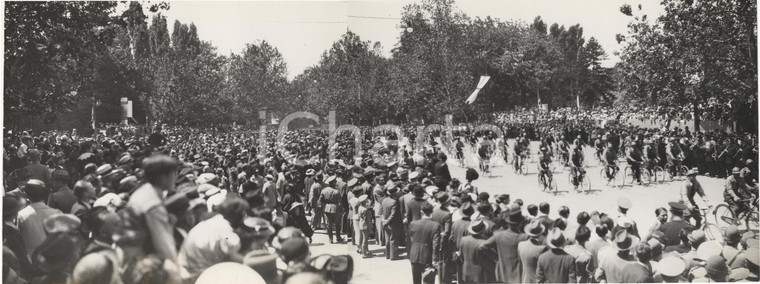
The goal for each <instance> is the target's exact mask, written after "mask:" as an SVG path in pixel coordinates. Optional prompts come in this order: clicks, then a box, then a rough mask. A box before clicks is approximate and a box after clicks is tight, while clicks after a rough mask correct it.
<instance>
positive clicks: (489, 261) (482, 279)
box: [457, 220, 496, 283]
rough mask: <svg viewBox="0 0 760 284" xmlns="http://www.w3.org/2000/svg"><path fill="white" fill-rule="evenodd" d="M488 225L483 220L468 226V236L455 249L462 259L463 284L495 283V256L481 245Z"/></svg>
mask: <svg viewBox="0 0 760 284" xmlns="http://www.w3.org/2000/svg"><path fill="white" fill-rule="evenodd" d="M487 226H488V225H486V223H485V222H483V220H476V221H473V222H472V224H470V227H469V228H468V229H467V232H468V233H470V235H469V236H466V237H464V238H462V241H461V242H460V243H459V246H458V247H457V248H458V250H459V253H460V254H461V257H462V262H463V264H462V275H463V277H462V278H463V283H493V282H496V274H495V273H494V271H495V269H496V267H495V266H496V261H495V258H496V254H495V253H493V251H491V250H489V249H487V248H485V246H484V245H483V244H484V243H485V242H486V240H487V238H486V236H485V234H486V232H487V229H488V228H486V227H487Z"/></svg>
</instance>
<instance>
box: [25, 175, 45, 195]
mask: <svg viewBox="0 0 760 284" xmlns="http://www.w3.org/2000/svg"><path fill="white" fill-rule="evenodd" d="M23 191H24V193H26V194H27V195H30V194H29V193H30V192H34V193H42V192H46V191H47V188H46V187H45V183H44V182H42V181H41V180H38V179H30V180H29V182H28V183H27V184H26V186H24V188H23Z"/></svg>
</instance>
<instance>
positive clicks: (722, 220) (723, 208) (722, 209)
mask: <svg viewBox="0 0 760 284" xmlns="http://www.w3.org/2000/svg"><path fill="white" fill-rule="evenodd" d="M713 216H715V223H714V224H716V225H717V226H718V227H719V228H727V227H728V226H731V225H734V226H736V221H735V220H736V219H735V216H734V212H733V211H731V208H730V207H728V204H719V205H718V206H716V207H715V210H714V211H713Z"/></svg>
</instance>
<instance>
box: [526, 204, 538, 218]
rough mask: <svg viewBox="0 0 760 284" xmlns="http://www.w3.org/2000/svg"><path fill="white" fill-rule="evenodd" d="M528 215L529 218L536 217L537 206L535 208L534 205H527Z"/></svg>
mask: <svg viewBox="0 0 760 284" xmlns="http://www.w3.org/2000/svg"><path fill="white" fill-rule="evenodd" d="M528 214H530V216H536V215H538V206H536V204H528Z"/></svg>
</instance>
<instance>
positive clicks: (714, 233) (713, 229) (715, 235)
mask: <svg viewBox="0 0 760 284" xmlns="http://www.w3.org/2000/svg"><path fill="white" fill-rule="evenodd" d="M702 231H704V232H705V236H706V237H707V239H708V240H712V241H717V242H719V243H723V231H721V229H720V228H719V227H718V226H716V225H715V224H710V223H705V225H704V226H703V227H702Z"/></svg>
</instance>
